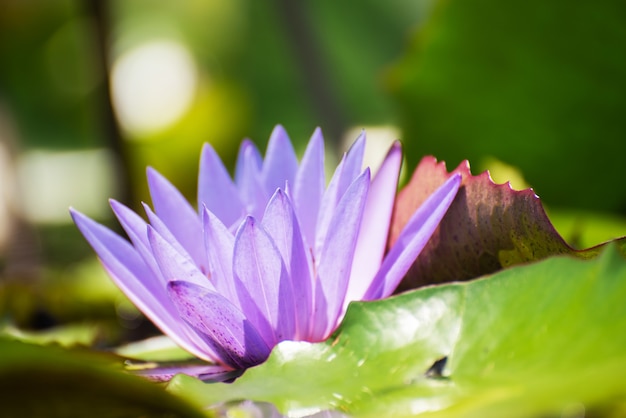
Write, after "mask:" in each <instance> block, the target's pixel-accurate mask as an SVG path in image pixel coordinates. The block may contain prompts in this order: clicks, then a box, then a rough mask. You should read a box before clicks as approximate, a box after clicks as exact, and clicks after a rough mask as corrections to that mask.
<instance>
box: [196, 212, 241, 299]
mask: <svg viewBox="0 0 626 418" xmlns="http://www.w3.org/2000/svg"><path fill="white" fill-rule="evenodd" d="M202 223H203V226H204V227H203V229H204V245H205V248H206V251H207V255H208V258H209V271H208V276H209V280H210V282H211V283H212V284H213V286H215V289H217V292H218V293H219V294H221V295H224V297H226V299H228V300H230V301H231V302H232V303H233V304H234V305H235V306H236V307H237V308H241V307H240V306H239V300H238V295H237V288H236V286H235V280H234V278H233V248H234V246H235V237H234V236H233V234H231V233H230V231H229V230H228V228H226V226H225V225H224V224H223V223H222V222H221V221H220V220H219V219H218V218H217V216H215V215H214V214H213V213H211V211H209V210H208V209H207V208H206V207H205V208H204V210H203V211H202Z"/></svg>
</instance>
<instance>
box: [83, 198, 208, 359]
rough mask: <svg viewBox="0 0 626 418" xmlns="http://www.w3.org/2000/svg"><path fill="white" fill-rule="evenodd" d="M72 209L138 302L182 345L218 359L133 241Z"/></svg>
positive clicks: (110, 271) (115, 275)
mask: <svg viewBox="0 0 626 418" xmlns="http://www.w3.org/2000/svg"><path fill="white" fill-rule="evenodd" d="M70 211H71V215H72V218H73V219H74V222H75V223H76V226H77V227H78V229H80V231H81V232H82V234H83V235H84V236H85V238H86V239H87V241H88V242H89V244H91V246H92V247H93V249H94V250H95V251H96V253H97V254H98V256H99V258H100V261H101V262H102V264H103V265H104V268H105V269H106V271H107V273H108V274H109V276H110V277H111V278H112V279H113V281H114V282H115V284H116V285H117V286H118V287H119V288H120V289H121V290H122V292H124V294H125V295H126V296H127V297H128V298H129V299H130V300H131V301H132V302H133V303H134V304H135V306H137V308H138V309H139V310H140V311H141V312H143V313H144V314H145V315H146V316H147V317H148V318H150V320H151V321H152V322H154V324H155V325H156V326H157V327H158V328H160V329H161V330H162V331H163V332H164V333H165V334H167V335H168V336H170V338H172V340H174V341H175V342H176V343H177V344H178V345H180V346H181V347H182V348H184V349H185V350H187V351H189V352H190V353H192V354H194V355H195V356H196V357H199V358H201V359H204V360H207V361H215V359H216V357H215V354H214V353H213V351H212V350H211V349H210V348H209V347H207V345H206V343H204V341H203V340H202V339H200V338H199V336H198V335H197V334H196V333H195V332H194V331H193V330H191V329H190V328H189V327H188V326H187V325H186V324H185V323H183V322H181V321H180V318H179V316H178V312H176V309H175V308H174V306H173V305H172V303H171V301H170V299H169V297H168V296H167V292H166V288H165V286H163V285H162V283H161V281H160V280H159V279H158V278H157V277H155V276H154V275H153V274H152V273H151V272H150V270H149V269H148V267H147V266H146V264H145V263H144V262H143V260H141V258H140V257H139V256H138V254H137V252H135V249H134V248H133V247H132V245H130V243H129V242H128V241H126V240H125V239H123V238H122V237H120V236H119V235H117V234H115V233H114V232H112V231H111V230H109V229H108V228H106V227H104V226H102V225H100V224H99V223H97V222H95V221H93V220H91V219H89V218H88V217H86V216H85V215H83V214H82V213H80V212H77V211H75V210H73V209H71V210H70Z"/></svg>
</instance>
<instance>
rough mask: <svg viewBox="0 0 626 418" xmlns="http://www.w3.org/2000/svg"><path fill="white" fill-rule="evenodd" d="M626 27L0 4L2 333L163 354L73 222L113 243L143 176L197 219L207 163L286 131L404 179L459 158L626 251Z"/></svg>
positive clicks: (332, 8)
mask: <svg viewBox="0 0 626 418" xmlns="http://www.w3.org/2000/svg"><path fill="white" fill-rule="evenodd" d="M357 6H358V7H357ZM624 22H626V3H624V2H623V1H619V0H598V1H596V2H571V1H564V0H562V1H549V2H546V1H539V0H527V1H521V0H510V1H507V2H501V1H496V0H437V1H436V0H390V1H385V2H383V1H374V0H363V1H361V2H359V3H358V5H356V4H354V3H351V4H348V3H342V2H333V1H331V0H318V1H309V2H305V1H293V0H292V1H290V0H275V1H268V2H255V1H246V0H230V1H217V0H197V1H196V0H186V1H180V2H166V1H154V0H151V1H147V0H135V1H131V2H125V1H120V0H109V1H105V0H91V1H90V0H83V1H78V0H55V1H43V0H28V1H20V0H0V286H1V287H0V292H1V293H0V327H4V328H5V332H15V330H11V329H12V328H11V327H12V326H13V325H17V326H19V327H20V328H22V329H45V328H49V327H54V326H57V325H62V324H66V323H70V322H72V323H73V322H76V321H78V322H80V323H81V324H85V326H84V327H83V328H80V329H79V330H78V331H76V332H77V334H75V335H79V334H80V333H83V334H80V335H81V336H82V337H81V338H85V339H86V340H85V343H93V342H94V340H95V341H96V343H100V344H102V345H105V346H108V345H111V344H117V343H119V342H121V341H125V340H128V339H135V338H140V337H142V336H145V335H149V334H151V333H154V332H155V330H154V329H153V328H151V326H150V325H149V324H147V323H146V322H145V321H144V320H143V319H142V317H141V316H140V315H138V313H137V312H136V311H135V310H134V308H133V307H132V306H131V305H130V304H128V302H127V301H126V300H125V299H124V297H123V296H122V295H120V294H119V292H118V291H117V290H116V289H114V287H113V286H112V285H111V284H110V283H109V282H108V280H107V279H106V277H104V273H103V272H102V270H101V269H100V267H99V265H98V264H97V262H96V261H95V257H94V256H93V254H92V252H91V250H90V248H89V247H88V246H87V244H86V243H85V242H84V240H83V239H82V237H80V235H79V234H78V232H77V231H76V230H75V228H74V227H73V225H72V224H70V223H69V222H70V219H69V215H68V214H67V208H68V206H70V205H71V206H74V207H76V208H77V209H78V210H81V211H83V212H85V213H87V214H88V215H90V216H93V217H95V218H97V219H99V220H101V221H103V222H105V223H110V224H111V225H112V226H113V227H116V226H115V224H114V223H113V222H112V220H111V215H110V213H109V210H108V206H107V198H108V197H116V198H118V199H120V200H122V201H124V202H125V203H127V204H129V205H131V206H134V207H137V206H138V204H139V202H140V201H142V200H143V201H149V196H148V194H147V190H146V186H145V174H144V173H145V167H146V165H151V166H153V167H155V168H157V169H158V170H159V171H161V172H162V173H163V174H164V175H165V176H167V177H168V178H169V179H170V180H172V182H173V183H174V184H175V185H177V186H178V187H179V188H180V189H181V190H182V191H183V192H184V193H185V194H186V195H187V196H188V197H189V198H190V200H191V201H192V202H193V201H194V195H195V186H196V175H197V161H198V157H199V150H200V147H201V144H202V143H203V142H206V141H208V142H211V143H212V144H213V145H214V147H215V148H216V149H217V150H218V152H219V153H220V155H221V156H222V158H223V159H224V160H225V161H226V162H227V164H228V165H229V166H230V167H232V164H233V162H234V158H235V154H236V152H237V148H238V145H239V142H240V140H241V139H242V138H244V137H249V138H251V139H253V140H255V141H257V143H258V144H259V146H260V147H261V148H262V149H263V148H264V146H265V143H266V141H267V138H268V137H269V134H270V132H271V130H272V128H273V126H274V125H275V124H277V123H280V124H283V125H284V126H285V127H286V129H287V131H288V132H289V134H290V136H291V138H292V140H293V141H294V142H295V144H296V148H297V150H298V151H299V152H302V149H303V147H304V144H305V143H306V141H307V140H308V138H309V136H310V135H311V133H312V132H313V130H314V128H315V127H316V126H320V127H321V128H322V130H323V131H324V133H325V137H326V140H327V147H328V149H329V159H330V160H331V161H332V160H333V158H336V157H333V153H334V155H336V154H337V153H338V152H340V151H341V150H343V149H345V147H346V144H347V143H349V142H350V141H351V140H352V139H354V138H355V137H356V134H355V133H354V132H355V129H360V128H362V127H366V128H368V132H369V138H370V139H371V140H375V139H377V138H381V139H382V142H388V141H389V140H390V139H395V138H397V137H399V138H400V139H402V141H403V143H404V147H405V151H406V161H407V166H408V167H409V168H411V167H413V166H415V164H417V162H419V159H420V158H421V157H422V156H423V155H425V154H432V155H435V156H436V157H437V158H439V159H440V160H445V161H447V162H448V168H449V169H453V168H454V167H455V166H456V165H457V164H458V163H459V162H461V161H462V160H463V159H469V160H470V162H471V163H472V166H473V169H474V170H473V171H474V173H478V172H479V171H482V170H483V169H487V168H490V169H491V170H492V172H493V175H494V178H496V180H498V181H506V180H510V179H512V180H515V183H514V185H515V186H517V187H527V185H530V186H532V187H533V188H534V189H535V190H536V191H537V193H538V194H539V196H540V197H541V198H542V200H543V201H544V202H545V203H546V204H547V205H548V208H549V209H550V213H551V215H553V219H554V221H555V223H556V224H557V227H558V228H559V229H560V231H561V232H562V233H563V234H564V236H565V237H566V238H567V239H569V240H570V242H573V243H576V244H578V245H580V246H588V245H593V244H597V243H599V242H600V241H602V240H605V239H609V238H612V237H615V236H618V235H623V234H626V222H624V220H623V219H624V215H626V187H624V186H623V178H624V164H625V163H624V157H625V156H626V114H625V113H626V23H624ZM372 149H373V150H374V151H372V154H373V155H377V156H378V157H380V155H381V154H382V152H381V151H376V149H375V148H372ZM511 173H513V174H511ZM94 324H97V326H94ZM74 331H75V330H74ZM74 331H72V330H70V332H74ZM72 335H74V334H72ZM76 338H78V337H76Z"/></svg>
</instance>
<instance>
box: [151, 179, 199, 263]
mask: <svg viewBox="0 0 626 418" xmlns="http://www.w3.org/2000/svg"><path fill="white" fill-rule="evenodd" d="M147 173H148V185H149V187H150V196H151V197H152V204H153V206H154V210H155V212H156V214H157V215H158V217H159V218H160V219H161V220H162V221H163V223H164V224H165V225H166V226H167V228H168V229H169V230H170V231H171V232H172V234H173V235H174V237H176V239H177V240H178V242H180V244H181V245H182V246H183V248H185V250H187V252H188V253H189V255H191V258H193V259H194V261H195V262H196V263H197V264H198V265H205V264H206V255H205V254H204V251H202V250H203V248H204V246H203V245H202V233H201V224H200V217H199V216H198V214H197V213H196V211H195V210H194V209H193V208H192V207H191V205H190V204H189V202H188V201H187V200H186V199H185V198H184V196H183V195H182V194H181V193H180V192H179V191H178V189H176V188H175V187H174V186H173V185H172V184H171V183H170V182H169V181H168V180H167V179H166V178H165V177H163V176H162V175H161V174H159V173H158V172H157V171H156V170H155V169H153V168H151V167H148V170H147Z"/></svg>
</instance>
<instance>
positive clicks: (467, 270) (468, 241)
mask: <svg viewBox="0 0 626 418" xmlns="http://www.w3.org/2000/svg"><path fill="white" fill-rule="evenodd" d="M452 173H460V174H461V175H462V177H463V182H462V183H461V188H460V189H459V193H458V194H457V196H456V198H455V199H454V202H452V205H451V206H450V209H449V210H448V212H447V213H446V215H445V216H444V218H443V219H442V221H441V223H440V224H439V227H438V228H437V230H436V231H435V233H434V234H433V236H432V238H431V239H430V241H429V242H428V244H427V245H426V247H425V248H424V250H422V252H421V254H420V256H419V257H418V258H417V260H415V263H414V264H413V266H412V267H411V269H410V270H409V272H408V273H407V275H406V277H405V278H404V280H403V282H402V284H401V285H400V288H399V290H403V289H411V288H415V287H419V286H424V285H427V284H431V283H443V282H449V281H454V280H468V279H471V278H474V277H479V276H482V275H485V274H490V273H493V272H495V271H497V270H500V269H502V268H504V267H508V266H512V265H515V264H521V263H525V262H529V261H536V260H541V259H543V258H546V257H549V256H552V255H558V254H571V255H575V256H577V257H581V258H590V257H593V256H595V255H597V254H598V248H590V249H587V250H584V251H576V250H574V249H573V248H571V247H570V246H569V245H568V244H567V243H566V242H565V241H564V240H563V238H561V236H560V235H559V233H558V232H557V231H556V229H554V227H553V226H552V223H551V222H550V220H549V219H548V216H547V215H546V213H545V211H544V209H543V206H542V205H541V202H540V200H539V197H537V195H536V194H535V193H534V192H533V190H532V189H526V190H513V189H512V188H511V187H510V186H509V184H495V183H494V182H493V181H492V180H491V178H490V177H489V173H488V172H486V171H485V172H483V173H481V174H479V175H477V176H473V175H472V174H471V172H470V168H469V163H468V162H467V161H465V162H463V163H461V164H460V165H459V166H458V167H457V168H456V169H455V170H454V171H452ZM452 173H448V171H447V170H446V166H445V163H443V162H441V163H437V161H436V160H435V158H433V157H425V158H423V159H422V161H421V162H420V164H419V165H418V167H417V169H416V170H415V172H414V173H413V176H412V178H411V180H410V182H409V183H408V184H407V185H406V186H405V187H404V189H402V191H401V192H400V193H399V194H398V196H397V198H396V205H395V208H394V214H393V220H392V223H391V229H390V234H389V244H390V245H393V243H394V242H395V241H396V240H397V238H398V235H399V234H400V231H401V230H402V228H404V225H405V224H406V223H407V221H408V219H409V218H410V217H411V215H412V214H413V213H414V212H415V210H416V209H417V208H418V207H419V206H420V205H421V203H422V202H423V201H424V200H425V199H426V198H427V197H428V196H429V195H430V194H431V193H432V192H433V191H434V190H435V189H436V188H437V187H438V186H440V185H441V184H443V182H444V181H445V180H446V179H447V178H448V177H449V176H450V175H451V174H452Z"/></svg>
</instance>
